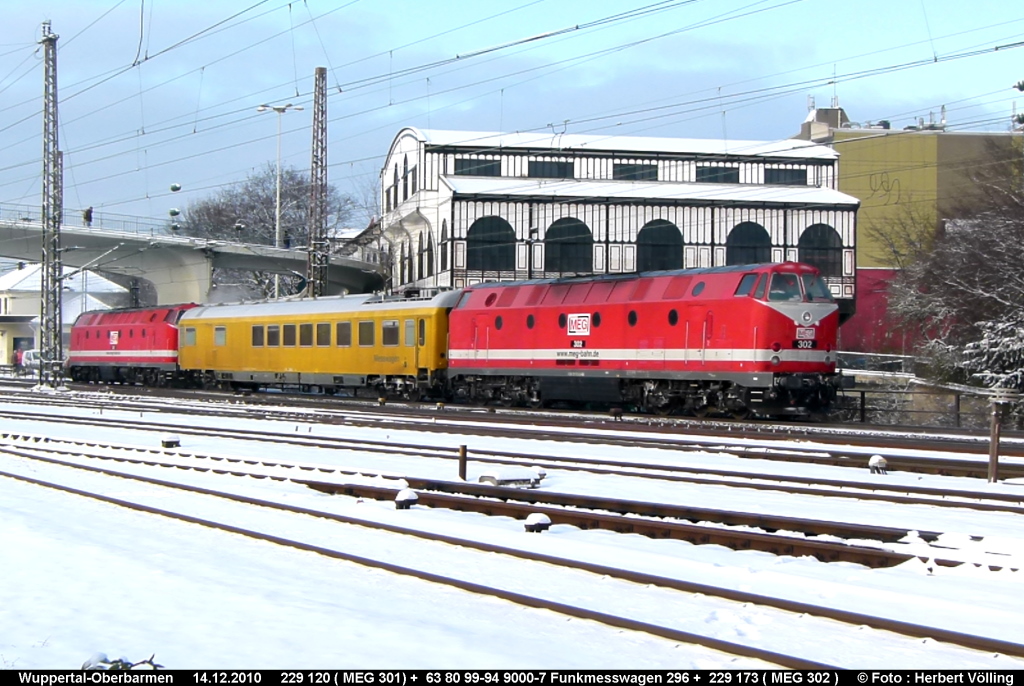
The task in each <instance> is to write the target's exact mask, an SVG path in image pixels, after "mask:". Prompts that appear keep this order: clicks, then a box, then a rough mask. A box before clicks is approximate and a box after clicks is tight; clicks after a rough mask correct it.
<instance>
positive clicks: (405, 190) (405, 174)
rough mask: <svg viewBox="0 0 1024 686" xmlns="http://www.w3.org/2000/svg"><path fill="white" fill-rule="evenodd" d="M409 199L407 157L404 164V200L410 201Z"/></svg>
mask: <svg viewBox="0 0 1024 686" xmlns="http://www.w3.org/2000/svg"><path fill="white" fill-rule="evenodd" d="M408 198H409V156H408V155H406V156H405V161H404V162H403V163H402V200H408Z"/></svg>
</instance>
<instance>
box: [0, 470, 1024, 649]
mask: <svg viewBox="0 0 1024 686" xmlns="http://www.w3.org/2000/svg"><path fill="white" fill-rule="evenodd" d="M60 469H61V467H58V466H56V465H50V466H49V467H48V469H47V470H46V471H47V473H46V474H45V475H40V474H38V473H36V472H35V470H31V469H30V470H25V469H24V468H22V469H16V470H12V469H11V467H10V465H7V468H6V469H3V470H0V476H2V477H7V478H11V479H17V480H19V481H22V482H24V483H31V484H35V485H37V486H43V487H46V488H51V489H57V490H60V491H63V492H66V493H69V494H74V495H77V496H82V497H87V498H92V499H94V500H99V501H102V502H106V503H109V504H112V505H116V506H119V507H125V508H130V509H133V510H137V511H141V512H147V513H150V514H154V515H159V516H162V517H169V518H173V519H176V520H179V521H183V522H188V523H191V524H196V525H200V526H204V527H208V528H213V529H218V530H221V531H224V532H228V533H231V534H235V535H242V536H247V537H250V538H254V539H258V540H262V541H266V542H269V543H273V544H276V545H281V546H288V547H292V548H296V549H299V550H304V551H308V552H311V553H315V554H318V555H323V556H327V557H331V558H335V559H339V560H345V561H349V562H354V563H357V564H360V565H365V566H368V567H374V568H377V569H381V570H384V571H387V572H391V573H396V574H403V575H408V576H413V577H416V578H419V579H423V580H425V581H429V582H432V583H437V584H444V585H447V586H451V587H455V588H460V589H462V590H466V591H469V592H473V593H478V594H483V595H487V596H491V597H496V598H502V599H505V600H508V601H510V602H513V603H518V604H520V605H524V606H527V607H532V608H543V609H548V610H551V611H554V612H559V613H561V614H565V615H568V616H570V617H577V618H580V619H587V620H593V621H597V622H602V623H604V624H608V625H611V626H616V627H621V628H623V629H629V630H635V631H643V632H646V633H650V634H653V635H657V636H662V637H665V638H668V639H670V640H675V641H680V642H685V643H691V644H697V645H702V646H706V647H708V648H711V649H714V650H718V651H723V652H726V653H730V654H733V655H741V656H746V657H748V658H753V659H755V660H763V661H765V662H767V663H770V664H773V665H778V666H783V667H793V668H821V667H833V668H834V667H852V666H855V665H853V664H836V662H835V660H832V659H829V657H830V656H832V655H834V651H833V650H832V648H831V647H830V646H834V645H839V644H844V646H845V647H846V648H851V647H854V648H856V647H860V648H861V649H862V650H863V647H864V646H863V645H862V644H865V641H867V642H868V645H869V646H870V647H869V649H868V652H869V654H870V656H871V659H874V660H876V661H877V666H878V667H883V666H886V665H889V666H891V665H892V664H894V663H893V659H894V656H896V655H898V656H900V658H901V659H904V660H905V659H907V656H908V655H916V656H917V657H916V658H914V659H915V660H916V661H918V664H926V665H929V666H931V667H932V668H936V667H939V666H942V665H940V664H938V663H936V661H935V659H934V655H932V653H933V652H934V651H935V650H940V649H941V651H942V655H943V656H944V659H947V660H950V659H952V660H954V662H953V663H951V664H950V666H956V667H960V668H969V667H973V668H985V667H987V668H1003V669H1006V668H1013V667H1018V666H1024V661H1021V660H1019V659H1015V658H1024V645H1019V644H1017V643H1012V642H1008V641H1001V640H997V639H992V638H989V637H984V636H974V635H969V634H964V633H960V632H955V631H949V630H943V629H941V628H937V627H930V626H920V625H915V624H912V623H908V622H900V621H897V620H893V619H886V618H879V617H874V616H870V615H867V614H861V613H854V612H849V611H842V610H836V609H835V608H830V607H823V606H816V605H813V604H808V603H801V602H795V601H793V600H786V599H781V598H774V597H767V596H763V595H757V594H753V593H747V592H743V591H738V590H734V589H726V588H717V587H713V586H709V585H707V584H696V583H692V582H687V581H685V580H682V579H675V578H669V577H664V576H657V575H651V574H644V573H640V572H636V571H633V570H629V569H623V568H618V567H610V566H607V565H601V564H595V563H593V562H588V561H585V560H579V559H572V558H568V557H564V556H557V555H551V554H546V553H543V552H538V551H536V550H530V549H529V546H526V545H524V546H523V547H510V546H508V545H498V544H495V543H493V542H489V541H486V540H478V539H477V540H474V539H469V538H465V537H458V536H452V535H445V534H443V533H437V532H430V531H426V530H422V529H415V528H412V526H402V525H395V524H388V523H386V522H381V521H373V520H372V519H367V518H362V517H351V516H345V515H340V514H337V513H335V512H330V511H325V510H315V509H309V508H303V507H297V506H295V505H290V504H287V503H282V502H278V501H273V500H266V499H260V498H254V497H251V496H246V495H240V494H238V493H232V492H227V491H220V490H214V489H208V488H201V487H197V486H194V485H189V484H183V483H174V482H167V481H159V480H154V479H148V478H145V477H139V476H127V478H130V479H132V480H133V481H134V482H137V483H140V484H142V485H144V486H145V487H146V489H147V490H146V491H145V492H142V493H139V492H138V491H137V489H136V491H129V494H128V495H127V496H126V495H125V487H124V486H123V485H120V484H122V483H123V481H122V480H121V479H117V480H113V479H110V478H109V476H106V475H99V474H96V475H95V476H94V477H93V481H92V482H91V483H90V484H89V485H88V486H87V487H86V488H79V487H71V486H68V485H65V483H66V480H65V479H63V478H62V473H61V471H60ZM26 471H29V472H31V475H29V474H26V473H25V472H26ZM19 472H20V473H19ZM41 476H46V478H40V477H41ZM115 482H116V483H115ZM75 483H76V484H79V485H80V484H81V481H80V480H76V481H75ZM152 489H161V492H160V493H159V494H157V493H155V492H154V491H153V490H152ZM168 489H169V490H171V491H174V492H175V493H177V495H174V496H170V495H168V494H167V493H164V492H163V491H164V490H168ZM154 496H155V497H154ZM154 501H156V502H159V503H160V504H161V505H162V507H159V508H158V507H155V506H154V505H153V504H152V503H153V502H154ZM224 503H227V505H224ZM254 506H259V507H254ZM392 512H394V511H392ZM421 516H422V515H421ZM297 518H301V519H302V520H303V522H305V523H306V524H304V525H302V526H300V525H298V523H297V522H298V519H297ZM406 521H408V520H406ZM243 522H244V526H243V525H241V523H243ZM310 522H312V523H313V524H312V526H315V527H318V531H316V532H314V531H313V530H312V529H306V528H304V527H305V526H306V525H309V523H310ZM413 523H415V522H410V525H411V524H413ZM346 525H347V526H348V528H346V529H345V532H344V533H339V531H338V527H341V526H346ZM353 527H354V528H353ZM300 529H301V530H302V535H295V533H294V532H297V531H299V530H300ZM360 531H362V532H363V533H362V534H360V533H359V532H360ZM282 532H288V534H289V535H287V536H285V535H281V534H282ZM339 535H341V536H344V541H345V549H344V550H340V549H338V547H337V544H336V543H334V544H332V543H330V541H336V540H337V538H338V536H339ZM387 535H390V536H401V537H402V538H403V540H404V541H405V542H404V543H402V544H400V549H401V551H402V557H403V561H402V563H396V561H395V560H394V558H391V559H388V558H387V556H382V555H380V554H373V555H356V554H354V553H352V552H351V551H352V550H357V549H358V550H362V548H361V546H368V545H370V544H369V543H368V541H370V540H377V539H379V538H380V537H381V536H387ZM361 536H364V537H366V536H368V537H373V538H372V539H371V538H361ZM528 539H529V541H531V542H532V541H535V540H538V539H537V538H535V537H532V536H529V537H528ZM505 540H506V541H507V540H508V538H507V537H506V539H505ZM412 546H416V550H413V549H412ZM437 546H445V547H446V550H448V553H447V554H451V550H452V548H451V546H458V548H456V549H454V550H457V551H458V553H457V554H458V555H459V558H458V559H459V561H460V564H458V565H455V566H454V567H456V568H458V569H464V570H466V573H465V574H462V575H459V574H449V573H444V574H440V573H438V572H437V571H436V568H432V567H431V566H430V564H429V561H430V560H431V559H432V558H433V555H434V554H436V553H437V551H438V550H439V549H438V548H437ZM430 550H433V551H434V552H433V554H432V553H431V552H430ZM495 553H498V554H500V556H501V559H500V560H497V561H495V559H494V557H493V555H494V554H495ZM481 555H482V556H483V557H480V556H481ZM410 559H412V560H414V561H415V562H416V564H412V565H410V564H409V563H408V560H410ZM448 561H449V563H450V562H451V558H450V557H449V558H448ZM483 564H486V565H490V567H489V569H490V570H491V571H490V572H489V573H488V575H487V576H486V577H483V576H482V575H478V576H476V577H475V578H474V577H473V574H474V571H475V572H479V571H480V570H479V569H478V567H477V565H483ZM452 567H453V566H452V565H451V564H449V565H448V566H446V567H445V569H446V570H448V569H451V568H452ZM498 569H500V570H501V571H502V573H501V574H499V573H497V571H496V570H498ZM563 576H570V577H571V583H573V584H575V585H577V586H578V587H579V588H580V589H581V591H580V593H579V594H578V595H577V596H576V597H574V598H568V599H566V598H565V597H564V594H563V596H562V597H561V599H560V600H554V599H553V598H554V597H555V596H552V597H547V596H545V595H544V594H543V593H542V592H538V590H543V589H545V588H546V587H547V586H549V585H551V584H552V583H554V582H556V581H557V580H558V579H559V578H561V577H563ZM480 578H487V579H488V584H487V585H484V584H481V583H479V579H480ZM607 584H616V585H621V586H622V588H621V593H612V594H610V595H608V594H606V595H605V596H604V597H605V598H606V599H607V598H611V599H612V600H610V601H609V600H605V601H603V602H602V601H601V600H600V599H598V598H597V596H596V595H595V594H594V593H593V589H594V588H595V587H596V586H598V585H601V586H605V587H606V586H607ZM637 584H641V585H642V586H637ZM651 587H657V589H656V591H657V596H658V597H657V599H656V602H653V603H649V604H647V605H645V606H643V607H640V604H638V603H637V602H636V601H635V598H633V597H632V595H633V594H635V593H637V590H638V589H645V592H648V593H650V592H653V591H652V588H651ZM524 590H529V591H530V592H523V591H524ZM604 590H607V588H605V589H604ZM752 606H755V608H756V612H757V613H759V618H760V619H759V621H760V622H762V623H764V624H766V625H767V624H770V623H772V622H784V623H786V625H787V626H789V627H790V628H789V630H787V631H786V632H785V633H784V636H785V638H778V637H777V636H776V635H775V634H774V633H773V632H772V631H763V632H757V633H754V634H744V633H743V632H732V631H727V632H725V635H727V636H728V638H727V639H723V638H722V637H721V634H722V632H721V631H719V632H718V634H719V635H713V634H715V633H716V632H715V631H712V630H710V629H709V628H708V627H705V626H703V625H702V624H701V622H700V621H697V622H696V623H694V622H692V621H688V619H689V618H690V617H692V616H693V615H694V613H696V614H697V615H698V616H703V615H702V613H704V612H708V611H709V610H708V608H713V609H711V610H710V611H711V613H712V614H713V615H715V616H719V617H728V616H730V615H731V614H732V613H744V612H746V613H749V612H751V611H752V610H751V607H752ZM833 620H834V621H833ZM836 622H838V624H837V623H836ZM793 626H798V627H799V628H798V629H796V631H797V632H798V633H804V634H806V636H807V639H806V640H798V641H795V642H794V641H793V640H792V637H793V634H794V630H793V628H792V627H793ZM865 626H868V627H872V629H875V630H878V631H884V632H887V633H886V634H885V638H884V641H881V642H879V636H878V635H877V634H875V635H873V636H867V635H865V633H864V632H863V629H864V627H865ZM890 632H891V633H890ZM922 638H926V639H927V640H923V641H922V640H921V639H922ZM855 652H859V651H855ZM994 653H995V654H994ZM950 656H953V657H950ZM1007 656H1013V657H1007ZM856 666H858V667H860V668H865V667H870V666H871V665H866V664H865V663H864V661H863V659H861V661H860V662H858V663H857V665H856Z"/></svg>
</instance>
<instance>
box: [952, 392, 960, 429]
mask: <svg viewBox="0 0 1024 686" xmlns="http://www.w3.org/2000/svg"><path fill="white" fill-rule="evenodd" d="M953 408H954V409H955V410H956V428H958V429H959V428H960V392H959V391H957V392H956V393H954V394H953Z"/></svg>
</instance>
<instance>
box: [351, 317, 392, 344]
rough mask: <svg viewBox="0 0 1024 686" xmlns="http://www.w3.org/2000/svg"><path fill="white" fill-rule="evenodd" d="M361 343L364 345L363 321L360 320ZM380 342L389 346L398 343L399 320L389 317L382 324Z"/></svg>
mask: <svg viewBox="0 0 1024 686" xmlns="http://www.w3.org/2000/svg"><path fill="white" fill-rule="evenodd" d="M359 326H360V331H359V338H360V341H359V344H360V345H362V343H363V341H362V333H363V332H362V322H360V325H359ZM380 342H381V344H382V345H386V346H388V347H392V346H396V345H398V320H395V319H389V320H388V321H386V322H382V323H381V325H380Z"/></svg>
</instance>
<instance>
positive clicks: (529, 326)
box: [526, 314, 533, 329]
mask: <svg viewBox="0 0 1024 686" xmlns="http://www.w3.org/2000/svg"><path fill="white" fill-rule="evenodd" d="M526 328H527V329H532V328H533V315H532V314H528V315H526Z"/></svg>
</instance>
